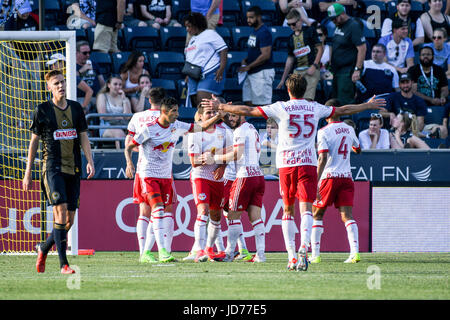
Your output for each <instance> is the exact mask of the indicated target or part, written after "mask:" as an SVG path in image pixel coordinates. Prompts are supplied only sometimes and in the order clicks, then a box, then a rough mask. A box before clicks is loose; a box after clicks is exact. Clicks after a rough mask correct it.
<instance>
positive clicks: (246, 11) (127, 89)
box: [0, 0, 450, 149]
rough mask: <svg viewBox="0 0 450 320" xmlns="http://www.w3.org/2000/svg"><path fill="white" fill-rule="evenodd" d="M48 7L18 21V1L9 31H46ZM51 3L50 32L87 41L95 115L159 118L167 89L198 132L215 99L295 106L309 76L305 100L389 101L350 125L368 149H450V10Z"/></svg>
mask: <svg viewBox="0 0 450 320" xmlns="http://www.w3.org/2000/svg"><path fill="white" fill-rule="evenodd" d="M38 2H39V1H36V0H35V1H30V0H25V1H23V2H21V3H20V4H21V6H20V7H18V8H16V9H15V10H10V9H11V8H10V6H11V1H9V0H0V3H1V8H2V11H1V13H0V20H2V25H3V26H4V29H5V30H37V29H38V21H37V19H38V16H37V13H38ZM45 3H46V8H45V19H46V21H45V28H46V29H49V30H67V29H73V30H76V35H77V53H76V57H77V80H78V83H80V82H81V81H84V82H85V83H87V84H88V85H89V87H90V88H91V89H92V91H93V92H92V94H88V95H86V90H85V91H83V90H78V97H79V100H80V102H81V103H82V104H83V106H85V112H86V113H87V114H88V113H96V112H97V113H104V112H111V110H112V111H114V112H116V111H117V112H118V113H124V114H128V112H131V113H134V112H137V111H142V110H144V109H146V108H149V107H150V103H149V102H148V101H147V100H148V99H144V98H145V97H148V92H149V88H151V87H158V86H163V87H164V88H165V89H166V91H167V92H168V94H169V95H171V96H174V97H176V98H177V99H178V101H179V105H180V118H181V119H182V120H191V121H192V120H193V114H194V113H193V112H192V110H193V109H194V110H195V108H196V107H197V106H198V103H199V102H200V101H201V99H203V98H210V97H211V94H215V95H219V96H222V97H224V98H225V100H227V101H243V102H244V103H245V104H247V105H253V106H260V105H268V104H271V103H273V102H275V101H279V100H286V99H288V96H287V92H286V87H285V84H284V82H285V80H286V78H287V77H288V75H289V74H290V73H300V74H302V75H303V76H304V77H305V78H306V79H307V82H308V88H307V91H306V93H305V98H306V99H312V100H316V101H318V102H319V103H322V104H325V103H326V102H327V101H329V100H330V99H335V100H334V101H336V103H337V104H341V105H344V104H348V103H361V102H363V101H367V99H369V98H370V97H372V96H373V95H377V96H383V97H384V98H385V99H386V100H387V106H386V109H387V112H381V113H378V112H375V111H374V112H370V110H369V111H367V112H363V113H360V114H357V115H353V116H351V117H348V118H347V120H349V121H350V122H352V123H353V124H354V126H355V130H356V133H357V134H358V135H359V137H360V139H361V143H362V147H363V148H368V149H369V148H370V149H388V148H408V147H409V148H438V147H439V148H447V147H449V145H450V140H449V138H448V118H449V111H450V108H449V105H450V103H449V99H448V95H449V90H448V83H449V79H450V69H449V56H450V44H449V42H448V34H449V32H450V17H449V14H450V0H391V1H388V0H337V1H332V0H324V1H323V0H290V1H289V0H258V1H257V0H245V1H241V0H233V1H228V0H227V1H224V0H210V1H199V0H126V1H125V0H114V1H95V0H48V1H45ZM8 12H10V13H8ZM11 12H13V13H12V14H11ZM61 13H64V14H61ZM199 16H202V17H204V20H202V19H203V18H199ZM49 59H50V57H49ZM185 62H189V63H190V65H191V66H192V65H193V66H200V73H201V75H200V77H198V78H197V79H196V78H195V76H194V75H192V74H190V75H187V73H186V72H183V67H185ZM143 75H147V77H142V76H143ZM141 80H142V81H141ZM112 84H114V85H115V86H116V88H115V89H113V88H112ZM110 87H111V88H110ZM79 88H80V87H79ZM122 93H123V94H122ZM109 95H111V97H109ZM112 95H114V97H112ZM142 96H143V97H144V98H141V99H140V97H142ZM108 97H109V98H112V99H110V100H111V101H109V100H108ZM84 99H88V101H85V100H84ZM105 99H106V102H105ZM119 100H120V101H119ZM105 105H106V106H105ZM128 119H129V117H126V116H125V115H124V116H123V120H124V121H126V120H128ZM396 119H397V120H396ZM401 119H403V120H401ZM90 121H94V122H95V121H99V123H100V122H101V123H102V124H107V123H108V122H107V121H104V119H98V118H95V117H93V118H90ZM115 121H117V122H118V123H120V119H119V118H117V119H116V120H115ZM249 121H250V122H252V119H249ZM400 122H401V124H399V123H400ZM99 123H92V124H99ZM325 124H326V123H325V121H323V122H322V123H321V125H325ZM254 125H255V127H257V128H258V129H261V128H265V125H266V124H265V123H262V124H261V122H256V121H255V122H254ZM114 130H116V131H115V134H113V135H109V137H119V138H120V137H124V136H125V131H124V132H123V133H124V134H123V135H122V134H121V133H120V132H119V131H120V129H119V130H117V129H112V130H100V131H102V132H101V133H100V132H99V131H98V130H91V135H94V136H95V135H96V136H102V134H103V136H104V137H107V136H108V132H109V133H111V131H114ZM104 132H106V134H107V135H106V136H105V135H104V134H105V133H104ZM411 137H414V138H413V139H411ZM416 138H417V139H418V140H420V141H421V142H424V143H414V142H413V141H416ZM118 147H123V145H121V146H120V145H118Z"/></svg>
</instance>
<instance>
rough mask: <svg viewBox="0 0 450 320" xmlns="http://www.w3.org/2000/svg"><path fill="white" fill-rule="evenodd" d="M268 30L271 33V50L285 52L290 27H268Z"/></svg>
mask: <svg viewBox="0 0 450 320" xmlns="http://www.w3.org/2000/svg"><path fill="white" fill-rule="evenodd" d="M269 30H270V32H271V33H272V44H273V50H276V51H278V50H287V47H288V43H289V38H290V37H291V35H292V29H291V28H290V27H280V26H272V27H269Z"/></svg>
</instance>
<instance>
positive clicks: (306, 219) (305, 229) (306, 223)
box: [300, 211, 314, 250]
mask: <svg viewBox="0 0 450 320" xmlns="http://www.w3.org/2000/svg"><path fill="white" fill-rule="evenodd" d="M313 221H314V220H313V216H312V213H311V211H305V213H304V214H302V217H301V221H300V237H301V242H300V248H301V247H302V246H305V247H306V250H308V248H309V245H310V243H311V231H312V225H313Z"/></svg>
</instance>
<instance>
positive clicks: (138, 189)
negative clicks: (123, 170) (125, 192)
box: [133, 173, 145, 203]
mask: <svg viewBox="0 0 450 320" xmlns="http://www.w3.org/2000/svg"><path fill="white" fill-rule="evenodd" d="M142 202H145V198H144V197H143V195H142V181H141V178H140V177H139V173H136V175H135V176H134V182H133V203H142Z"/></svg>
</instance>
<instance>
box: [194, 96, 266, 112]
mask: <svg viewBox="0 0 450 320" xmlns="http://www.w3.org/2000/svg"><path fill="white" fill-rule="evenodd" d="M201 103H202V106H203V107H206V108H207V107H211V108H213V109H215V110H219V111H224V112H229V113H233V114H237V115H240V116H246V117H264V115H263V114H262V113H261V111H260V110H259V109H258V108H255V107H249V106H244V105H231V104H225V103H220V101H219V99H217V97H216V96H215V95H213V96H212V99H203V101H202V102H201Z"/></svg>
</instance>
